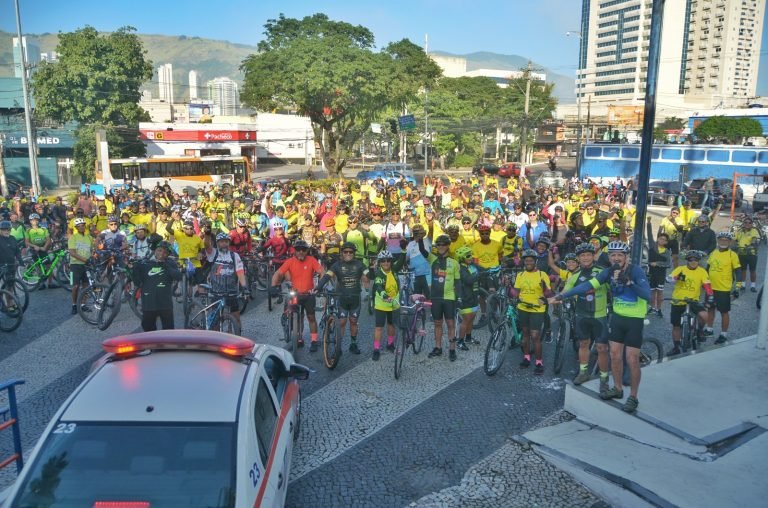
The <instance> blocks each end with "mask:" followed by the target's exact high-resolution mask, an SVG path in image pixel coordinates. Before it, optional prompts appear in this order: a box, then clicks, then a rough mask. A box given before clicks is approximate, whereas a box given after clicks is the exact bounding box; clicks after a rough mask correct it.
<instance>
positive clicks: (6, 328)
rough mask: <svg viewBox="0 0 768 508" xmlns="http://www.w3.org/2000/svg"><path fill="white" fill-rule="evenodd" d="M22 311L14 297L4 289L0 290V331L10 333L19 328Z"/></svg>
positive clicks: (22, 315) (22, 316)
mask: <svg viewBox="0 0 768 508" xmlns="http://www.w3.org/2000/svg"><path fill="white" fill-rule="evenodd" d="M23 318H24V311H23V310H22V308H21V304H20V303H19V300H18V299H17V298H16V295H14V294H13V293H11V292H10V291H7V290H5V289H2V290H0V331H3V332H12V331H14V330H15V329H17V328H18V327H19V326H21V321H22V319H23Z"/></svg>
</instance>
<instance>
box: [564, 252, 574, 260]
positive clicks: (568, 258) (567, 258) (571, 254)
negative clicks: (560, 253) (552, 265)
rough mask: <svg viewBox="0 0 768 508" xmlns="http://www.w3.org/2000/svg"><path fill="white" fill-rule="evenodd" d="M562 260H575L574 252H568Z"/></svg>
mask: <svg viewBox="0 0 768 508" xmlns="http://www.w3.org/2000/svg"><path fill="white" fill-rule="evenodd" d="M563 261H576V254H574V253H573V252H569V253H568V254H566V255H565V256H564V257H563Z"/></svg>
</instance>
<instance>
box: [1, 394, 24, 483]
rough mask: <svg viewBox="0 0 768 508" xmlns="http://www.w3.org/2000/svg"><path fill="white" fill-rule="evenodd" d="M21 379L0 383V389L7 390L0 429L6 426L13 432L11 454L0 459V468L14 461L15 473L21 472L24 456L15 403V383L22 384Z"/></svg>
mask: <svg viewBox="0 0 768 508" xmlns="http://www.w3.org/2000/svg"><path fill="white" fill-rule="evenodd" d="M23 384H24V381H23V380H21V379H11V380H10V381H5V382H3V383H0V391H2V390H8V406H7V407H2V408H0V431H3V430H5V429H7V428H10V429H11V433H12V434H13V452H14V453H13V455H11V456H10V457H6V458H5V459H1V460H0V469H3V468H4V467H6V466H9V465H11V464H13V463H14V462H15V463H16V474H19V473H21V468H22V467H24V458H23V457H22V454H21V431H20V430H19V411H18V407H17V405H16V385H23Z"/></svg>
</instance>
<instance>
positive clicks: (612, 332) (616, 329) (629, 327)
mask: <svg viewBox="0 0 768 508" xmlns="http://www.w3.org/2000/svg"><path fill="white" fill-rule="evenodd" d="M643 321H645V318H636V317H627V316H619V315H618V314H611V325H610V327H609V331H608V340H609V341H611V342H618V343H619V344H624V345H625V346H627V347H633V348H637V349H640V346H642V345H643Z"/></svg>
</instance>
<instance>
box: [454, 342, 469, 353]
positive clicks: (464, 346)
mask: <svg viewBox="0 0 768 508" xmlns="http://www.w3.org/2000/svg"><path fill="white" fill-rule="evenodd" d="M457 347H458V348H459V349H461V350H462V351H469V346H467V343H466V342H464V340H463V339H462V340H460V341H459V343H458V346H457Z"/></svg>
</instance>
